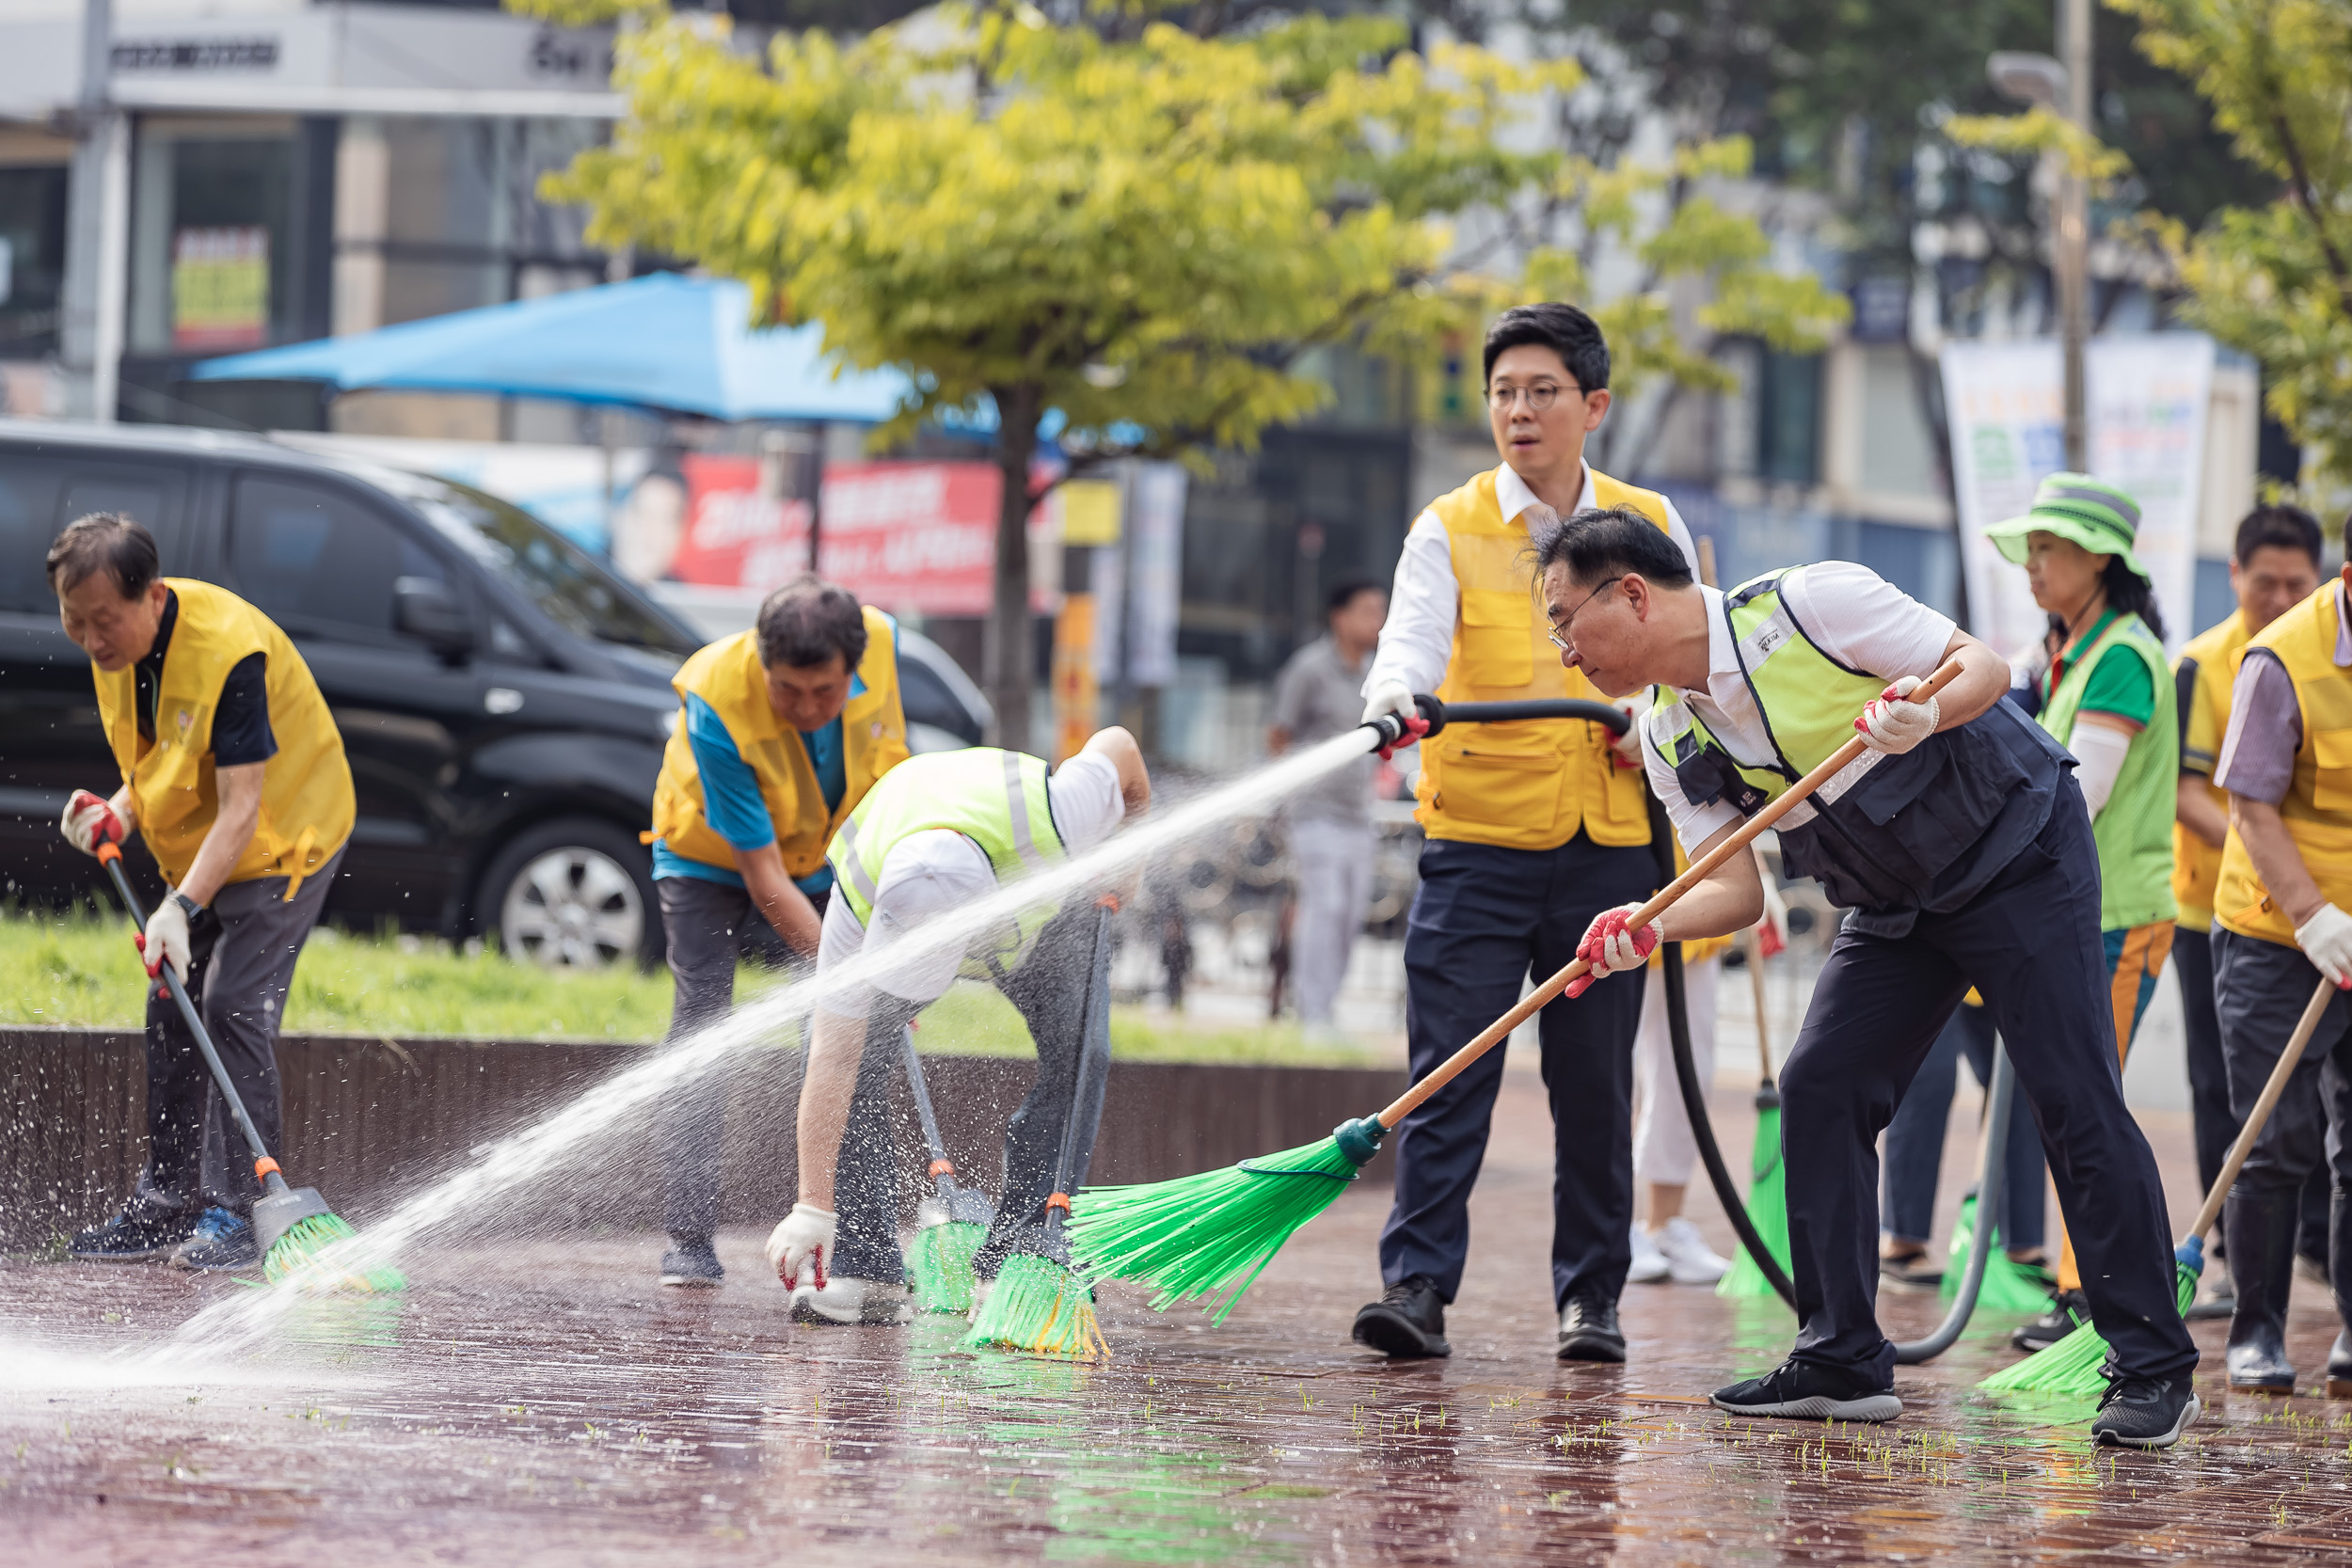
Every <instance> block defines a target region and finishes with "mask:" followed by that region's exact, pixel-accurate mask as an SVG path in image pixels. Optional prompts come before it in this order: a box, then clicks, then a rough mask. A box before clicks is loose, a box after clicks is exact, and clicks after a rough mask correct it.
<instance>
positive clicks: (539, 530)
mask: <svg viewBox="0 0 2352 1568" xmlns="http://www.w3.org/2000/svg"><path fill="white" fill-rule="evenodd" d="M381 483H384V484H385V485H386V486H387V487H388V488H391V489H393V490H394V492H395V493H396V494H398V495H399V496H400V497H401V498H402V499H405V500H406V501H408V502H409V503H410V504H411V505H413V506H415V507H416V509H417V510H418V511H419V512H421V513H422V514H423V515H424V516H425V519H426V521H428V522H430V523H431V524H432V525H433V526H434V528H435V529H437V531H439V532H440V534H441V536H442V537H443V538H445V539H447V540H449V541H450V542H452V543H453V544H454V545H456V546H457V547H458V548H460V549H462V550H464V551H465V552H466V553H467V554H469V555H470V556H472V557H473V558H474V559H475V560H477V561H479V562H482V563H483V564H484V565H485V566H487V567H488V568H489V569H490V570H492V571H494V572H496V573H498V574H499V576H501V577H502V578H505V579H506V580H507V581H508V582H511V583H513V584H514V585H515V586H516V588H519V589H521V590H522V591H523V593H525V594H528V595H530V596H531V598H532V600H533V601H534V602H536V603H537V605H538V606H539V608H540V609H541V610H544V611H546V613H547V616H548V619H549V620H551V621H553V622H555V623H556V624H557V625H559V626H564V627H567V628H569V629H570V630H572V631H575V632H577V633H579V634H580V636H582V637H593V638H595V639H596V640H597V641H603V642H618V643H621V644H623V645H624V646H628V647H633V648H647V649H651V650H653V651H654V652H656V653H661V654H672V655H675V656H676V657H680V658H683V657H686V656H687V655H689V654H691V653H692V652H694V650H695V649H696V648H698V647H700V646H701V645H702V644H701V643H700V642H699V641H697V640H696V639H695V638H694V637H693V636H692V635H691V633H689V632H688V631H687V630H686V629H685V628H684V627H682V626H677V625H675V623H673V622H672V621H671V620H670V619H669V618H668V617H667V616H665V615H663V614H662V613H661V612H660V610H656V609H655V608H654V607H653V606H652V605H651V604H648V603H647V602H646V601H645V600H644V598H642V597H641V596H640V595H639V594H638V593H637V592H636V590H634V589H632V588H630V587H629V586H628V584H626V583H624V582H623V581H622V580H621V579H620V578H617V577H615V576H613V574H612V572H611V571H610V570H609V569H608V568H606V567H605V566H604V565H603V564H602V563H601V562H598V561H597V560H596V558H595V557H594V556H592V555H590V554H589V553H588V552H587V551H585V550H583V549H581V548H580V546H578V545H575V544H573V543H572V542H571V541H570V540H568V539H566V538H564V536H563V535H562V534H560V533H558V532H556V531H554V530H553V529H551V528H548V526H547V525H546V524H545V523H542V522H541V521H539V519H538V518H536V517H533V516H532V515H531V514H529V513H527V512H525V511H523V510H521V509H520V508H519V507H516V506H512V505H510V504H508V503H507V502H505V501H502V500H500V499H498V498H497V497H495V496H488V495H485V494H484V493H483V492H481V491H479V490H476V489H474V488H473V487H472V486H470V485H465V484H454V483H450V482H449V481H447V480H441V479H431V478H428V477H426V476H424V475H422V474H411V473H393V472H389V471H387V472H385V473H384V474H383V475H382V476H381Z"/></svg>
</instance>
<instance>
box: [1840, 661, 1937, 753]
mask: <svg viewBox="0 0 2352 1568" xmlns="http://www.w3.org/2000/svg"><path fill="white" fill-rule="evenodd" d="M1919 684H1920V682H1919V677H1918V676H1916V675H1905V676H1904V677H1903V678H1902V679H1900V680H1899V681H1897V682H1896V683H1895V684H1894V685H1892V686H1890V687H1888V688H1887V689H1885V690H1884V691H1883V692H1881V693H1879V695H1878V696H1877V697H1875V698H1873V699H1871V701H1870V702H1869V703H1867V704H1866V705H1864V707H1863V709H1862V717H1861V718H1859V719H1857V720H1855V721H1853V727H1854V728H1855V729H1856V730H1858V731H1860V732H1861V735H1862V743H1863V744H1864V745H1865V746H1867V747H1868V748H1870V750H1872V751H1873V752H1888V753H1891V754H1893V755H1897V756H1899V755H1901V754H1902V753H1903V752H1908V751H1910V750H1911V749H1912V748H1913V747H1914V746H1916V745H1918V744H1919V742H1921V741H1922V740H1925V739H1926V738H1927V737H1928V736H1931V735H1933V734H1934V733H1935V725H1936V721H1937V720H1938V719H1939V718H1940V717H1941V714H1940V712H1939V710H1938V708H1937V705H1936V701H1935V699H1934V698H1932V697H1930V698H1929V699H1928V700H1927V701H1926V702H1924V703H1913V702H1906V701H1904V699H1905V698H1907V697H1909V696H1910V695H1911V693H1912V692H1913V691H1914V690H1915V689H1917V688H1918V686H1919Z"/></svg>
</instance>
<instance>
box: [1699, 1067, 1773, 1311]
mask: <svg viewBox="0 0 2352 1568" xmlns="http://www.w3.org/2000/svg"><path fill="white" fill-rule="evenodd" d="M1756 1099H1757V1105H1758V1110H1757V1115H1756V1160H1755V1170H1756V1184H1755V1185H1754V1186H1753V1187H1751V1188H1749V1189H1748V1223H1749V1224H1750V1225H1753V1226H1755V1227H1756V1234H1757V1235H1758V1236H1761V1237H1762V1238H1763V1239H1764V1245H1765V1247H1766V1248H1767V1249H1768V1250H1769V1251H1771V1253H1772V1261H1773V1262H1775V1263H1778V1264H1779V1265H1780V1272H1781V1273H1782V1274H1784V1275H1785V1274H1787V1273H1788V1177H1787V1174H1786V1173H1785V1172H1784V1171H1783V1170H1782V1169H1781V1164H1780V1101H1779V1099H1778V1098H1777V1097H1774V1099H1773V1101H1772V1104H1771V1105H1770V1106H1769V1107H1767V1106H1765V1105H1764V1104H1763V1096H1762V1095H1758V1096H1757V1097H1756ZM1715 1293H1716V1294H1717V1295H1719V1296H1724V1297H1728V1298H1730V1299H1732V1300H1747V1299H1751V1298H1753V1299H1757V1300H1760V1299H1762V1298H1764V1297H1766V1296H1770V1297H1771V1298H1772V1299H1773V1300H1774V1301H1778V1300H1779V1299H1780V1292H1779V1291H1775V1290H1773V1289H1772V1281H1771V1280H1769V1279H1767V1278H1765V1277H1764V1271H1763V1270H1762V1269H1759V1268H1757V1267H1756V1259H1754V1258H1751V1257H1750V1256H1748V1249H1747V1248H1746V1247H1744V1246H1742V1247H1741V1248H1740V1251H1739V1254H1738V1256H1736V1257H1734V1258H1733V1259H1732V1260H1731V1267H1730V1268H1729V1269H1727V1270H1725V1271H1724V1276H1723V1278H1721V1279H1720V1280H1717V1281H1716V1282H1715Z"/></svg>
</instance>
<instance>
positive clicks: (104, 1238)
mask: <svg viewBox="0 0 2352 1568" xmlns="http://www.w3.org/2000/svg"><path fill="white" fill-rule="evenodd" d="M196 1220H197V1212H196V1210H195V1208H194V1207H193V1206H190V1207H188V1208H184V1209H175V1208H173V1207H172V1206H171V1205H170V1204H167V1203H160V1202H158V1201H156V1200H155V1199H154V1198H152V1197H150V1196H148V1195H146V1194H145V1193H140V1194H138V1195H137V1196H134V1197H133V1198H132V1199H131V1201H130V1202H128V1203H126V1204H124V1205H123V1206H122V1212H120V1213H119V1214H117V1215H115V1217H114V1218H112V1219H110V1220H108V1221H106V1223H105V1224H103V1225H93V1226H91V1227H89V1228H88V1229H87V1230H77V1231H75V1232H74V1234H73V1240H72V1241H71V1242H69V1243H66V1249H65V1251H66V1256H67V1257H68V1258H72V1259H76V1260H77V1261H80V1262H84V1263H145V1262H150V1261H152V1260H153V1259H158V1258H161V1257H163V1256H164V1255H165V1254H166V1253H167V1252H169V1251H170V1250H171V1249H172V1248H173V1247H176V1246H178V1245H179V1244H180V1243H182V1242H184V1241H186V1240H187V1239H188V1235H189V1233H190V1232H191V1231H193V1230H195V1228H196Z"/></svg>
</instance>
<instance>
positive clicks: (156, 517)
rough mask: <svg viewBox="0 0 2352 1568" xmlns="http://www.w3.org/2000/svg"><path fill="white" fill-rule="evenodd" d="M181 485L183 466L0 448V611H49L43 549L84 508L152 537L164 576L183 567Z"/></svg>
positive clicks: (184, 483)
mask: <svg viewBox="0 0 2352 1568" xmlns="http://www.w3.org/2000/svg"><path fill="white" fill-rule="evenodd" d="M50 450H51V451H55V450H56V449H54V448H52V449H50ZM187 489H188V476H187V470H185V469H184V468H182V467H178V466H177V465H175V464H169V463H125V462H121V461H119V460H116V459H113V458H109V457H103V456H99V455H96V454H92V455H90V456H87V457H74V456H56V457H52V456H31V455H25V456H20V455H18V453H17V452H14V451H0V610H12V611H15V612H17V613H19V614H31V615H54V614H56V611H57V601H56V598H55V597H54V596H53V595H52V594H50V592H49V572H48V559H49V546H50V545H51V544H52V543H53V542H54V541H55V540H56V537H57V535H58V534H59V533H61V532H63V531H65V526H66V524H68V523H70V522H72V521H73V519H74V518H76V517H82V516H87V515H89V514H90V513H92V512H119V513H121V514H122V515H124V516H127V517H129V518H130V519H131V520H132V521H133V522H135V523H137V524H138V525H139V526H140V527H142V528H144V529H146V530H147V531H148V532H149V533H151V534H152V535H154V537H155V553H156V555H157V556H158V557H159V558H160V559H161V561H162V562H163V568H164V575H165V576H167V577H169V576H171V575H172V574H174V573H183V572H185V571H186V570H187V567H188V562H187V561H186V559H185V554H186V552H185V543H186V533H185V531H184V529H183V524H182V519H181V513H182V506H183V501H184V500H185V499H186V496H187Z"/></svg>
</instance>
